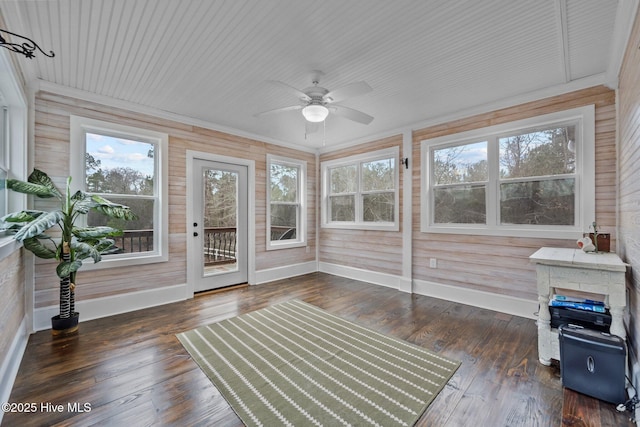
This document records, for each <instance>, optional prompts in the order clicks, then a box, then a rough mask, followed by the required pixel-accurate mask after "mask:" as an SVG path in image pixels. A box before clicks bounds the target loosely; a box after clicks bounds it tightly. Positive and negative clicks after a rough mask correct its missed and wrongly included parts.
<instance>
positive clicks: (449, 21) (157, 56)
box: [0, 0, 637, 148]
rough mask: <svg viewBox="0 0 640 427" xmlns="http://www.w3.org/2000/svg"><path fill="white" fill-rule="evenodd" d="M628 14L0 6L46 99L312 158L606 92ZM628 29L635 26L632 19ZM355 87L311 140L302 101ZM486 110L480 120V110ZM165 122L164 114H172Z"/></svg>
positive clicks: (445, 6) (53, 2)
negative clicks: (312, 93)
mask: <svg viewBox="0 0 640 427" xmlns="http://www.w3.org/2000/svg"><path fill="white" fill-rule="evenodd" d="M636 8H637V0H617V1H616V0H536V1H525V0H474V1H471V0H469V1H461V0H440V1H435V0H393V1H381V0H348V1H347V0H316V1H307V0H226V1H222V0H33V1H16V0H0V12H1V13H2V17H3V19H4V21H5V24H6V29H7V30H9V31H12V32H15V33H19V34H23V35H26V36H28V37H30V38H32V39H34V40H35V41H37V42H38V43H39V44H40V46H41V47H42V48H43V49H45V50H46V51H49V50H53V51H54V52H55V57H54V58H47V57H44V56H43V55H37V56H36V59H33V60H29V59H27V58H20V59H19V62H20V64H21V67H22V69H23V73H24V74H25V76H26V78H27V79H28V80H29V81H30V82H32V83H33V82H37V84H39V85H40V87H44V88H49V89H52V88H55V89H56V90H59V91H66V90H67V89H69V91H70V92H73V93H76V94H78V93H82V94H83V95H84V96H87V97H89V98H91V97H94V96H96V98H100V99H109V100H113V102H114V103H117V105H124V106H127V105H128V106H130V107H132V108H135V109H137V110H143V111H144V110H148V111H150V112H153V111H155V112H159V111H161V112H166V113H171V114H170V115H177V116H183V117H186V118H189V120H192V121H193V122H194V123H199V124H206V125H208V126H209V127H213V128H217V129H221V130H227V131H232V132H234V133H238V134H240V135H248V136H253V137H256V138H259V139H262V140H265V141H273V142H280V143H284V144H286V145H294V146H300V147H307V148H319V147H322V146H323V144H325V145H326V147H327V148H330V147H335V146H339V145H345V144H349V143H352V142H357V141H363V140H366V139H367V138H372V137H377V136H380V135H384V134H388V133H391V132H395V131H398V130H400V129H403V128H407V127H410V126H417V125H418V124H425V123H430V122H435V121H437V120H439V119H443V118H445V117H452V116H455V115H456V114H461V113H463V112H473V111H479V110H482V109H483V108H487V106H492V105H493V106H495V105H501V103H502V104H505V103H506V104H508V103H509V102H514V101H515V100H528V99H534V98H535V97H537V96H542V95H543V94H544V95H545V96H548V95H550V94H554V93H561V92H565V91H568V90H572V89H576V88H581V87H588V86H594V85H598V84H608V85H610V86H615V85H616V81H617V72H618V68H619V64H620V58H621V55H622V51H623V49H624V47H625V44H626V41H627V38H628V34H629V30H630V25H631V23H632V22H633V17H634V16H635V12H636ZM630 15H631V16H630ZM313 70H321V71H323V72H324V73H325V74H324V76H323V77H322V79H321V82H320V83H321V86H324V87H326V88H328V89H330V90H331V89H335V88H339V87H341V86H344V85H347V84H349V83H353V82H356V81H361V80H364V81H366V82H367V83H368V84H369V85H370V86H371V87H372V88H373V91H372V92H370V93H368V94H366V95H362V96H359V97H356V98H351V99H348V100H345V101H344V102H342V103H341V104H342V105H345V106H347V107H351V108H355V109H358V110H361V111H363V112H365V113H367V114H369V115H372V116H374V117H375V119H374V120H373V122H372V123H371V124H369V125H363V124H359V123H355V122H351V121H349V120H346V119H344V118H341V117H335V116H333V115H330V116H329V118H328V119H327V121H326V128H325V132H323V131H322V129H321V130H320V132H318V133H316V134H312V135H310V136H309V137H308V138H307V139H305V125H304V119H303V117H302V115H301V114H300V112H299V111H291V112H286V113H281V114H278V115H268V116H262V117H255V114H256V113H259V112H262V111H265V110H270V109H273V108H278V107H284V106H288V105H293V104H296V103H297V102H298V100H297V99H296V97H295V96H293V95H292V94H291V93H289V92H287V91H285V90H283V89H282V87H279V86H277V85H274V84H273V83H270V82H269V81H270V80H279V81H282V82H284V83H286V84H288V85H291V86H294V87H296V88H299V89H303V88H306V87H308V86H311V76H312V71H313ZM483 106H484V107H483ZM168 116H169V115H168Z"/></svg>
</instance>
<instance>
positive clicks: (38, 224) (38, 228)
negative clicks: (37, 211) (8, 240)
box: [14, 211, 64, 242]
mask: <svg viewBox="0 0 640 427" xmlns="http://www.w3.org/2000/svg"><path fill="white" fill-rule="evenodd" d="M63 218H64V214H63V213H62V212H61V211H53V212H48V213H46V214H44V215H41V216H39V217H38V218H36V219H35V220H34V221H32V222H30V223H29V224H27V225H25V226H24V227H22V228H21V229H20V231H18V233H16V235H15V236H14V239H16V240H17V241H19V242H21V241H23V240H24V239H28V238H30V237H34V236H37V235H38V234H41V233H43V232H44V231H46V230H48V229H50V228H51V227H53V226H54V225H56V224H57V223H58V222H60V221H62V219H63Z"/></svg>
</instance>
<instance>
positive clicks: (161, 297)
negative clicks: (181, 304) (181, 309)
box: [33, 284, 187, 331]
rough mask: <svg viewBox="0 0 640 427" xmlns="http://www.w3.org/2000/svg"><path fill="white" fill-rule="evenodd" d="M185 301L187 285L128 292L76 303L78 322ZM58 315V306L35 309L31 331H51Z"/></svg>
mask: <svg viewBox="0 0 640 427" xmlns="http://www.w3.org/2000/svg"><path fill="white" fill-rule="evenodd" d="M185 299H187V285H186V284H181V285H172V286H165V287H162V288H158V289H149V290H145V291H138V292H129V293H126V294H121V295H113V296H108V297H102V298H94V299H90V300H87V301H79V302H77V303H76V310H77V311H78V312H79V313H80V321H81V322H82V321H86V320H92V319H99V318H101V317H107V316H113V315H115V314H122V313H127V312H130V311H135V310H140V309H143V308H149V307H155V306H158V305H163V304H169V303H172V302H177V301H184V300H185ZM56 314H58V306H49V307H42V308H36V309H35V310H34V313H33V329H34V330H35V331H42V330H44V329H51V318H52V317H53V316H55V315H56Z"/></svg>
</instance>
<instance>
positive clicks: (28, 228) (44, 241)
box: [0, 169, 135, 335]
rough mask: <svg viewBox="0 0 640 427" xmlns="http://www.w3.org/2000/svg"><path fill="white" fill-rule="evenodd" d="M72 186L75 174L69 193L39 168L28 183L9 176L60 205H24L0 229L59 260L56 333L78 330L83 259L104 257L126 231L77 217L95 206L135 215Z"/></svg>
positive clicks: (12, 185)
mask: <svg viewBox="0 0 640 427" xmlns="http://www.w3.org/2000/svg"><path fill="white" fill-rule="evenodd" d="M70 186H71V177H68V178H67V188H66V192H65V193H64V194H63V193H61V192H60V191H59V190H58V189H57V188H56V186H55V184H54V183H53V181H52V180H51V178H50V177H49V176H48V175H47V174H46V173H44V172H42V171H40V170H38V169H34V171H33V172H32V173H31V175H29V178H28V181H27V182H25V181H20V180H17V179H8V180H7V188H9V189H11V190H13V191H17V192H20V193H25V194H31V195H34V196H37V197H40V198H57V199H58V200H59V201H60V207H59V208H58V209H54V210H51V211H49V212H45V211H37V210H24V211H21V212H14V213H10V214H8V215H5V216H4V217H2V218H0V230H2V229H4V230H7V231H9V232H11V233H15V234H14V236H13V237H14V239H16V240H17V241H20V242H22V244H23V245H24V247H25V248H26V249H28V250H29V251H31V252H33V254H34V255H36V256H37V257H39V258H44V259H56V260H57V261H58V265H57V267H56V273H57V275H58V277H59V278H60V313H59V314H58V315H56V316H54V317H52V318H51V330H52V333H53V334H54V335H61V334H68V333H73V332H75V331H77V329H78V318H79V314H78V313H77V312H76V311H75V277H76V272H77V271H78V269H79V268H80V267H81V266H82V261H83V260H85V259H87V258H93V261H94V262H100V259H101V255H102V254H103V253H106V252H108V251H110V250H112V248H113V247H114V241H113V239H110V237H115V236H118V235H121V234H122V230H119V229H116V228H112V227H104V226H101V227H79V226H76V225H75V223H76V220H77V219H78V218H79V217H80V216H81V215H86V214H87V213H89V211H90V210H95V211H97V212H100V213H102V214H104V215H107V216H110V217H113V218H120V219H126V220H131V219H135V214H134V213H133V212H131V210H130V209H129V207H127V206H124V205H120V204H117V203H112V202H110V201H109V200H106V199H105V198H103V197H100V196H97V195H89V194H86V193H84V192H82V191H77V192H76V193H74V194H71V191H70ZM52 228H54V229H55V228H58V229H59V230H58V233H45V231H47V230H50V229H52Z"/></svg>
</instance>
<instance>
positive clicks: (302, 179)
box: [266, 154, 307, 251]
mask: <svg viewBox="0 0 640 427" xmlns="http://www.w3.org/2000/svg"><path fill="white" fill-rule="evenodd" d="M272 163H276V164H279V165H287V166H293V167H297V168H299V170H300V176H299V177H298V202H299V204H300V212H299V214H300V218H298V230H297V231H296V239H295V240H271V164H272ZM266 176H267V179H266V181H267V233H266V234H267V236H266V237H267V250H268V251H271V250H276V249H286V248H297V247H302V246H307V204H306V200H307V162H306V161H304V160H296V159H292V158H288V157H281V156H275V155H272V154H267V173H266Z"/></svg>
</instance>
